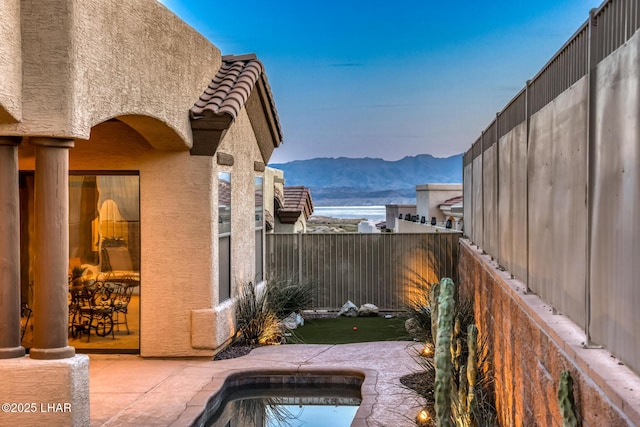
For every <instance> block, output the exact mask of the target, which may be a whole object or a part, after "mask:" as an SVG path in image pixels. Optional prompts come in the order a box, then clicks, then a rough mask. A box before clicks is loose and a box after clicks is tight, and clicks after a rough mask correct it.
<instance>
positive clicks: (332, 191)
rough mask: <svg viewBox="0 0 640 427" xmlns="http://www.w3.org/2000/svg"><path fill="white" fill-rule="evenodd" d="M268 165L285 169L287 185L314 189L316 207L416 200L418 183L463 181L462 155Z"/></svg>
mask: <svg viewBox="0 0 640 427" xmlns="http://www.w3.org/2000/svg"><path fill="white" fill-rule="evenodd" d="M269 166H270V167H273V168H276V169H280V170H283V171H284V179H285V185H304V186H306V187H309V188H311V195H312V198H313V202H314V204H315V205H316V206H332V205H382V204H389V203H415V188H416V185H419V184H430V183H461V182H462V154H458V155H455V156H451V157H446V158H438V157H433V156H431V155H430V154H420V155H418V156H412V157H405V158H403V159H400V160H397V161H387V160H383V159H372V158H368V157H367V158H361V159H352V158H346V157H338V158H316V159H310V160H295V161H292V162H288V163H278V164H270V165H269Z"/></svg>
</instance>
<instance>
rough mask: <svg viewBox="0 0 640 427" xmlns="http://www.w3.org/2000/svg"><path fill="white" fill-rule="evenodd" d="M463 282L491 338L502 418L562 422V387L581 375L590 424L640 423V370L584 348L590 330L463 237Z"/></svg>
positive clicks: (578, 393)
mask: <svg viewBox="0 0 640 427" xmlns="http://www.w3.org/2000/svg"><path fill="white" fill-rule="evenodd" d="M458 265H459V279H458V280H459V284H460V292H461V295H462V297H463V298H470V299H472V300H473V302H474V311H475V317H476V323H477V326H478V329H479V330H480V333H481V334H482V335H484V336H486V337H487V338H488V342H489V348H490V351H491V356H490V360H491V364H492V367H493V371H494V379H495V381H494V387H495V396H496V408H497V412H498V417H499V421H500V424H501V425H505V426H507V425H508V426H532V425H546V426H561V425H562V419H561V416H560V409H559V406H558V401H557V387H558V383H559V381H560V374H561V372H562V371H565V370H567V371H569V372H570V373H571V376H572V377H573V380H574V390H573V392H574V396H575V401H576V406H577V412H578V416H579V418H580V421H581V425H582V426H583V427H589V426H626V425H631V426H633V425H640V378H639V377H638V376H637V375H635V374H634V373H633V372H632V371H630V370H629V369H628V368H627V367H626V366H624V365H623V364H622V363H621V362H619V361H618V360H617V359H616V358H615V357H613V356H612V355H611V354H609V353H608V352H607V351H606V350H604V349H585V348H583V347H582V345H581V344H582V342H583V341H584V340H585V335H584V332H583V331H582V329H581V328H579V327H578V326H577V325H575V324H573V323H572V322H571V321H570V320H569V319H568V318H566V317H564V316H562V315H561V314H554V312H553V310H552V309H551V307H550V306H549V305H547V304H546V303H545V302H544V301H542V300H541V299H540V298H538V296H536V295H534V294H526V293H525V291H526V289H525V285H524V284H523V283H522V282H520V281H519V280H517V279H512V278H511V274H510V273H509V272H506V271H504V270H503V269H501V268H499V266H498V265H497V263H496V262H494V261H493V260H492V259H491V257H490V256H488V255H483V254H482V251H481V249H478V248H477V246H475V245H472V244H471V243H470V242H469V241H468V240H464V239H461V240H460V252H459V264H458Z"/></svg>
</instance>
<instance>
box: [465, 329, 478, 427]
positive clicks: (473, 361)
mask: <svg viewBox="0 0 640 427" xmlns="http://www.w3.org/2000/svg"><path fill="white" fill-rule="evenodd" d="M467 350H469V355H468V356H467V382H468V384H469V389H468V391H467V413H468V415H469V418H470V420H471V424H470V425H476V424H477V423H476V422H475V417H476V414H477V413H478V397H477V395H476V384H477V382H478V328H477V327H476V325H474V324H473V323H472V324H471V325H469V326H468V327H467Z"/></svg>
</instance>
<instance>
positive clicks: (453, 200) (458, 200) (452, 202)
mask: <svg viewBox="0 0 640 427" xmlns="http://www.w3.org/2000/svg"><path fill="white" fill-rule="evenodd" d="M462 201H463V197H462V196H456V197H453V198H451V199H447V200H445V201H444V202H442V203H440V206H442V205H445V206H453V205H457V204H458V203H462Z"/></svg>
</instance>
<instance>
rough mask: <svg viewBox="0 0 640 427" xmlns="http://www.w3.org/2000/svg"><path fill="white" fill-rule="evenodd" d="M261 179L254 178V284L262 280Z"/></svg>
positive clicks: (262, 214) (262, 206)
mask: <svg viewBox="0 0 640 427" xmlns="http://www.w3.org/2000/svg"><path fill="white" fill-rule="evenodd" d="M263 193H264V191H263V178H262V177H256V178H255V207H256V208H255V209H256V212H255V230H256V282H259V281H261V280H262V279H263V275H264V272H263V261H262V260H263V258H262V257H263V252H264V249H263V247H264V245H263V228H264V204H263Z"/></svg>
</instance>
